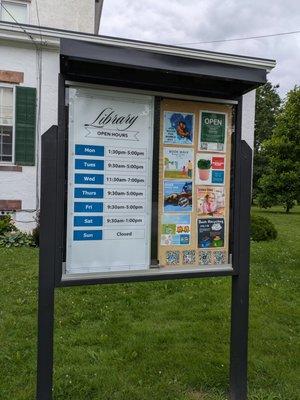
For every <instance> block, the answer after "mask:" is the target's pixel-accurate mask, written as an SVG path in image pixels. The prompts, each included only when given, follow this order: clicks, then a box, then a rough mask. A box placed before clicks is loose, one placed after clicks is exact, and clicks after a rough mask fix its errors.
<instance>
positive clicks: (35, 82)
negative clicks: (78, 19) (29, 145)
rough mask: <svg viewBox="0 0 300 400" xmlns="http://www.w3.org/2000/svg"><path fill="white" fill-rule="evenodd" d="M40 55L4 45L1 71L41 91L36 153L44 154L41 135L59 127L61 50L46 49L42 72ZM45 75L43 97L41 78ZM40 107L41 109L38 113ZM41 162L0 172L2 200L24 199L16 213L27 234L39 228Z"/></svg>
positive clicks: (1, 49)
mask: <svg viewBox="0 0 300 400" xmlns="http://www.w3.org/2000/svg"><path fill="white" fill-rule="evenodd" d="M22 46H24V44H23V45H22ZM37 57H38V55H37V52H36V49H35V48H32V47H27V48H24V47H20V46H18V45H17V44H14V45H12V43H9V44H7V45H6V44H0V69H1V70H8V71H19V72H23V73H24V82H23V83H22V84H21V85H22V86H29V87H35V88H36V89H37V104H38V107H39V105H40V119H39V120H37V130H36V151H37V154H39V155H40V151H39V150H40V136H41V134H42V133H43V132H45V131H46V130H47V129H48V128H49V127H50V126H51V125H53V124H57V98H58V96H57V95H58V73H59V53H58V50H57V51H54V50H50V51H49V50H45V49H44V50H42V51H41V55H40V59H41V63H40V64H41V72H39V69H38V62H37V60H38V58H37ZM40 76H41V87H42V89H41V95H40V94H39V77H40ZM38 107H37V110H38ZM39 167H40V159H39V156H38V157H37V163H36V166H32V167H31V166H30V167H29V166H22V172H14V171H0V199H5V200H22V210H23V211H18V212H17V213H15V214H14V219H15V221H16V226H17V227H18V228H19V229H21V230H24V231H27V232H29V231H31V230H32V229H33V228H34V226H35V217H36V210H38V209H39V196H38V194H39V190H40V185H39V176H38V175H37V171H38V170H39Z"/></svg>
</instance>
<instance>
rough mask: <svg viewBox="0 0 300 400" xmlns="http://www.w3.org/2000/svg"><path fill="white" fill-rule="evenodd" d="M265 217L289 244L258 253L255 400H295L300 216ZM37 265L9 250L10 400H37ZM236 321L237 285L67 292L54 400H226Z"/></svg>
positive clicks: (2, 254)
mask: <svg viewBox="0 0 300 400" xmlns="http://www.w3.org/2000/svg"><path fill="white" fill-rule="evenodd" d="M254 212H255V213H259V214H261V215H265V216H268V217H269V218H270V219H271V220H272V221H273V222H274V224H275V226H276V227H277V229H278V232H279V235H278V239H277V240H276V241H275V242H270V243H266V242H265V243H254V244H252V268H251V299H250V338H249V399H251V400H296V399H299V398H300V391H299V385H298V382H299V376H300V370H299V364H298V365H297V360H299V358H300V355H299V347H298V352H297V340H298V339H299V336H298V335H297V325H296V323H297V320H298V321H299V302H298V304H297V301H298V299H297V297H298V296H297V294H298V295H299V291H298V292H297V289H299V266H300V245H299V243H300V232H299V230H300V207H298V208H297V209H295V210H293V211H292V212H291V213H290V214H289V215H286V214H284V213H282V212H281V210H280V209H279V208H276V209H272V210H271V211H269V212H262V211H260V210H258V209H255V210H254ZM37 262H38V251H37V250H36V249H25V248H24V249H12V250H11V249H5V250H4V249H1V250H0V304H1V309H0V343H1V349H0V399H1V400H8V399H9V400H25V399H34V391H35V368H36V312H37V297H36V294H37ZM229 309H230V278H218V279H216V278H211V279H198V280H182V281H170V282H156V283H136V284H122V285H108V286H105V285H104V286H95V287H77V288H64V289H59V290H57V291H56V325H55V373H54V398H55V399H61V400H66V399H72V400H77V399H78V400H90V399H95V400H100V399H101V400H144V399H145V400H203V399H205V400H224V399H227V392H228V366H229V365H228V357H229V346H228V342H229V322H230V321H229V318H230V315H229ZM298 327H299V326H298ZM298 344H299V341H298ZM297 385H298V386H297Z"/></svg>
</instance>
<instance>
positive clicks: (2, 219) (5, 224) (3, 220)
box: [0, 215, 17, 236]
mask: <svg viewBox="0 0 300 400" xmlns="http://www.w3.org/2000/svg"><path fill="white" fill-rule="evenodd" d="M16 230H17V228H16V227H15V225H14V223H13V221H12V219H11V216H10V215H2V216H0V236H1V235H4V233H6V232H13V231H16Z"/></svg>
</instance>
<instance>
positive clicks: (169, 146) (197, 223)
mask: <svg viewBox="0 0 300 400" xmlns="http://www.w3.org/2000/svg"><path fill="white" fill-rule="evenodd" d="M160 121H161V123H160V146H159V154H160V157H159V224H158V235H159V249H158V259H159V263H160V265H163V266H165V267H170V266H172V267H176V266H177V267H179V266H185V267H189V266H199V267H203V266H206V267H207V268H214V267H215V266H220V265H222V264H228V263H229V251H228V248H229V246H228V245H229V203H230V165H231V139H232V107H231V106H230V105H222V104H211V103H201V102H190V101H179V100H170V99H166V100H163V101H162V103H161V116H160Z"/></svg>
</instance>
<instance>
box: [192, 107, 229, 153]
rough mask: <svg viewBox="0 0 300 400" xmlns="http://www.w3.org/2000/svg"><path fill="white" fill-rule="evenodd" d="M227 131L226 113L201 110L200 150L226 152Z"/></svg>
mask: <svg viewBox="0 0 300 400" xmlns="http://www.w3.org/2000/svg"><path fill="white" fill-rule="evenodd" d="M226 132H227V115H226V114H225V113H221V112H213V111H200V133H199V144H198V149H199V150H208V151H220V152H225V146H226Z"/></svg>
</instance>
